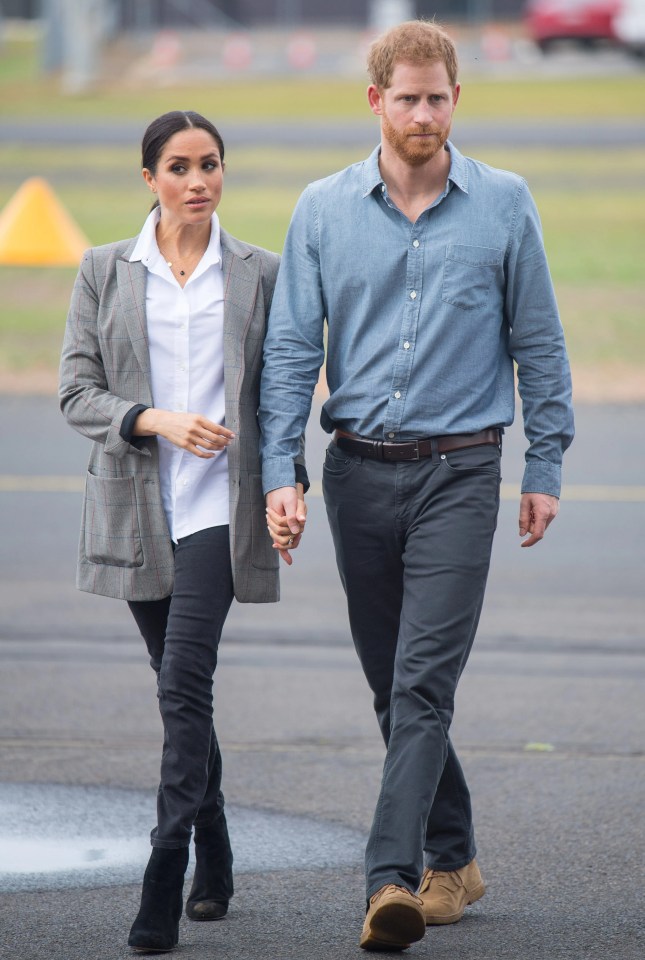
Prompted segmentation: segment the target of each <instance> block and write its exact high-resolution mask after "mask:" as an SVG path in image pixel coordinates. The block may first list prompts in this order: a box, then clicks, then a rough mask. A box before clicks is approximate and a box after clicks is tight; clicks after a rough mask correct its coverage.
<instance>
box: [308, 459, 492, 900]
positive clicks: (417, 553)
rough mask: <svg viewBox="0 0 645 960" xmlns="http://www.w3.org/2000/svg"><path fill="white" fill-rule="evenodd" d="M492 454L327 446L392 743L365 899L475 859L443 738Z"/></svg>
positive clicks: (328, 475) (357, 605)
mask: <svg viewBox="0 0 645 960" xmlns="http://www.w3.org/2000/svg"><path fill="white" fill-rule="evenodd" d="M500 453H501V451H500V449H499V448H498V447H497V446H495V445H485V446H478V447H468V448H464V449H461V450H455V451H452V452H451V453H448V454H445V455H441V456H440V455H439V454H438V453H437V452H436V451H435V453H434V454H433V456H432V458H430V457H428V458H424V459H421V460H418V461H411V462H403V463H384V462H381V461H377V460H370V459H367V458H361V457H358V456H355V455H352V454H348V453H345V452H343V451H341V450H340V449H339V448H338V447H337V446H336V444H335V443H333V442H332V443H331V444H330V446H329V448H328V450H327V454H326V458H325V466H324V471H323V491H324V495H325V503H326V505H327V515H328V517H329V523H330V526H331V531H332V536H333V538H334V545H335V548H336V560H337V564H338V569H339V572H340V576H341V580H342V583H343V587H344V589H345V593H346V594H347V604H348V611H349V619H350V625H351V630H352V636H353V639H354V643H355V645H356V650H357V652H358V656H359V658H360V661H361V664H362V667H363V670H364V672H365V676H366V678H367V681H368V683H369V685H370V687H371V689H372V691H373V693H374V707H375V710H376V715H377V718H378V722H379V725H380V728H381V732H382V734H383V738H384V740H385V743H386V746H387V754H386V759H385V765H384V768H383V779H382V785H381V792H380V796H379V798H378V803H377V806H376V812H375V814H374V821H373V824H372V829H371V833H370V837H369V841H368V844H367V850H366V855H365V867H366V875H367V896H368V898H369V897H370V896H371V895H372V894H373V893H375V892H376V891H377V890H378V889H380V887H382V886H383V885H384V884H388V883H394V884H397V885H400V886H404V887H407V888H408V889H410V890H413V891H415V890H416V889H417V887H418V885H419V882H420V879H421V874H422V872H423V865H424V860H425V863H426V865H428V866H431V867H433V868H434V869H437V870H457V869H459V868H460V867H462V866H465V865H466V864H467V863H469V862H470V861H471V860H472V859H473V857H474V856H475V840H474V832H473V824H472V813H471V805H470V795H469V792H468V787H467V785H466V781H465V778H464V775H463V772H462V769H461V766H460V764H459V760H458V759H457V755H456V753H455V750H454V748H453V746H452V743H451V741H450V737H449V729H450V724H451V721H452V716H453V710H454V697H455V691H456V688H457V682H458V680H459V677H460V676H461V673H462V670H463V669H464V666H465V664H466V660H467V659H468V655H469V653H470V649H471V647H472V643H473V640H474V638H475V632H476V629H477V624H478V621H479V615H480V612H481V607H482V603H483V599H484V590H485V586H486V579H487V576H488V568H489V565H490V555H491V548H492V542H493V534H494V532H495V526H496V523H497V513H498V508H499V484H500ZM424 852H425V856H424Z"/></svg>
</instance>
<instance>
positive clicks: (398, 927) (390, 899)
mask: <svg viewBox="0 0 645 960" xmlns="http://www.w3.org/2000/svg"><path fill="white" fill-rule="evenodd" d="M425 932H426V921H425V917H424V915H423V907H422V905H421V900H420V899H419V897H415V895H414V894H413V893H410V891H409V890H406V889H405V887H396V886H395V885H394V884H393V883H389V884H387V886H385V887H381V889H380V890H377V891H376V893H375V894H374V896H372V897H370V905H369V909H368V911H367V916H366V917H365V923H364V924H363V932H362V934H361V939H360V945H361V947H362V948H363V949H364V950H405V949H406V947H409V946H410V944H411V943H414V942H415V941H416V940H421V939H422V938H423V935H424V934H425Z"/></svg>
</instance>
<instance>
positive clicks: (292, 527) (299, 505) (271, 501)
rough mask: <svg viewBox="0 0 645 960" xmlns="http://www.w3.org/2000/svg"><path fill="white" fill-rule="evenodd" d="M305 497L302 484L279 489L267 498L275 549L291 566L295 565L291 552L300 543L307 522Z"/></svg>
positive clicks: (269, 527) (268, 494) (268, 518)
mask: <svg viewBox="0 0 645 960" xmlns="http://www.w3.org/2000/svg"><path fill="white" fill-rule="evenodd" d="M304 496H305V495H304V489H303V486H302V484H301V483H298V484H296V486H295V487H278V488H277V489H276V490H271V491H270V492H269V493H267V496H266V505H267V527H268V530H269V534H270V535H271V537H272V538H273V546H274V548H275V549H276V550H278V551H279V553H280V556H281V557H282V559H283V560H284V562H285V563H287V564H289V566H291V564H292V563H293V559H292V557H291V554H290V553H289V551H290V550H295V548H296V547H297V546H298V544H299V543H300V540H301V538H302V534H303V531H304V529H305V522H306V520H307V507H306V505H305V499H304Z"/></svg>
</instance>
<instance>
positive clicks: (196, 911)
mask: <svg viewBox="0 0 645 960" xmlns="http://www.w3.org/2000/svg"><path fill="white" fill-rule="evenodd" d="M207 904H208V901H197V902H196V903H194V904H192V903H187V904H186V916H187V917H188V919H189V920H198V921H200V922H203V921H211V922H212V921H216V920H224V918H225V917H226V914H227V913H228V905H227V906H226V909H225V910H224V913H215V914H213V913H212V912H211V911H212V910H213V908H212V907H210V906H207ZM216 907H217V909H219V910H221V909H222V907H221V904H219V903H217V904H216Z"/></svg>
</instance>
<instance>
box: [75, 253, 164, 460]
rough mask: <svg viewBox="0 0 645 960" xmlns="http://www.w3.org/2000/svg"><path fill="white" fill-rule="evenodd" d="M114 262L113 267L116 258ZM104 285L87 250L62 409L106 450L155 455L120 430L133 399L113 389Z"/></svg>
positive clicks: (78, 285) (78, 280)
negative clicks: (101, 319) (106, 354)
mask: <svg viewBox="0 0 645 960" xmlns="http://www.w3.org/2000/svg"><path fill="white" fill-rule="evenodd" d="M111 263H112V269H114V260H113V259H112V260H111ZM102 287H103V284H99V282H98V281H97V277H96V264H95V255H94V250H88V251H87V253H86V254H85V255H84V257H83V260H82V262H81V266H80V269H79V272H78V276H77V277H76V282H75V283H74V289H73V291H72V298H71V303H70V308H69V313H68V315H67V323H66V325H65V336H64V339H63V349H62V354H61V363H60V377H59V390H58V396H59V400H60V408H61V410H62V412H63V415H64V417H65V419H66V420H67V422H68V423H69V424H70V426H72V427H74V429H75V430H77V431H78V432H79V433H81V434H83V436H85V437H88V438H89V439H90V440H94V441H95V442H97V443H101V444H103V446H104V449H105V453H106V454H109V455H110V456H113V457H123V456H125V455H126V454H128V453H136V454H139V455H141V456H150V451H149V450H148V449H147V447H141V448H139V447H137V446H135V445H134V444H132V443H129V442H128V441H127V440H124V439H123V438H122V437H121V434H120V430H121V424H122V422H123V419H124V417H125V416H126V414H127V413H128V412H129V411H130V410H131V409H132V406H133V404H132V401H131V400H124V399H122V398H121V397H117V396H115V395H114V394H113V393H110V391H109V390H108V385H107V377H106V374H105V367H104V365H103V357H102V354H101V343H100V338H99V330H98V316H99V310H100V306H101V292H100V291H101V289H102Z"/></svg>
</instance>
